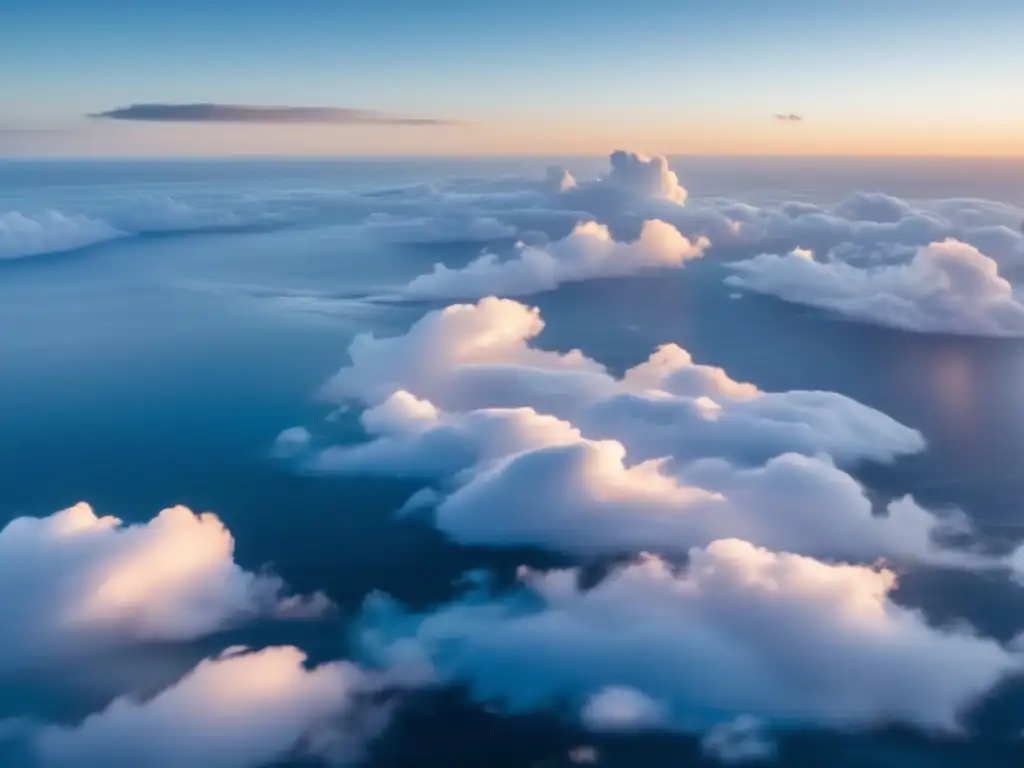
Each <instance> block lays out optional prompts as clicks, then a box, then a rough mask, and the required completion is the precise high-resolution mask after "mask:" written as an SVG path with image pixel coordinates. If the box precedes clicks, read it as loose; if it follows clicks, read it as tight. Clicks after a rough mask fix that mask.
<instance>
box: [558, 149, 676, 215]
mask: <svg viewBox="0 0 1024 768" xmlns="http://www.w3.org/2000/svg"><path fill="white" fill-rule="evenodd" d="M608 161H609V165H610V168H609V170H608V172H607V173H605V174H604V175H603V176H600V177H599V178H597V179H593V180H583V181H580V180H577V179H576V178H574V177H573V175H572V174H571V173H569V171H567V170H566V169H564V168H559V167H551V168H548V170H547V173H546V175H545V180H544V184H543V185H542V189H543V190H544V191H545V192H547V193H548V194H549V195H552V194H553V195H554V201H553V202H555V203H556V204H561V205H563V206H565V207H568V208H570V209H574V210H581V211H588V212H590V213H594V214H598V215H603V216H607V217H614V216H617V215H619V214H623V213H634V214H636V213H641V210H640V209H641V207H642V206H644V205H645V204H648V203H653V204H654V205H655V207H653V208H650V209H648V213H649V215H648V216H647V218H654V219H656V218H662V216H661V215H660V214H661V212H662V211H663V210H664V211H668V212H675V211H678V210H680V209H682V207H683V205H684V204H685V203H686V199H687V196H688V193H687V191H686V188H685V187H684V186H682V185H681V184H680V183H679V177H678V176H676V174H675V172H674V171H673V170H672V169H671V168H670V167H669V164H668V160H667V159H666V158H664V157H646V156H645V155H641V154H638V153H636V152H627V151H625V150H621V149H620V150H616V151H615V152H612V153H611V155H610V156H609V158H608Z"/></svg>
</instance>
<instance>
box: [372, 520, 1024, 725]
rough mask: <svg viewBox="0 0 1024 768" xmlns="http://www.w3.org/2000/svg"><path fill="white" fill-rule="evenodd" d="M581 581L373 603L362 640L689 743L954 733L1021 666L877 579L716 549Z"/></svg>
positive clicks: (512, 693) (750, 549) (738, 546)
mask: <svg viewBox="0 0 1024 768" xmlns="http://www.w3.org/2000/svg"><path fill="white" fill-rule="evenodd" d="M580 578H581V574H580V573H579V571H578V570H575V569H569V570H560V571H549V572H532V571H524V572H523V574H522V579H523V582H524V584H525V586H524V588H523V589H522V590H521V591H519V592H514V593H512V594H510V595H507V596H505V597H501V598H499V597H493V596H490V595H487V594H486V593H485V594H482V595H481V594H477V595H474V596H472V597H470V598H467V599H465V600H463V601H461V602H458V603H454V604H451V605H448V606H443V607H441V608H439V609H438V610H436V611H434V612H433V613H429V614H426V615H421V616H409V615H406V614H404V613H403V612H402V611H401V610H400V609H398V608H397V607H396V606H395V605H394V604H393V603H391V602H389V601H387V600H382V599H379V598H378V599H375V600H373V601H371V602H370V603H369V604H368V605H367V611H366V615H365V631H364V632H363V633H362V639H363V642H364V643H365V644H366V646H367V647H368V648H370V649H372V650H373V651H374V652H375V653H377V654H379V655H380V656H381V657H382V658H385V659H387V658H391V657H392V656H393V655H397V656H409V657H415V656H417V655H419V657H421V658H427V659H430V660H431V661H432V662H433V664H434V665H435V666H436V668H437V670H438V672H439V674H440V675H441V676H442V677H444V678H446V679H450V680H456V681H459V682H463V683H465V684H467V685H468V686H469V687H470V689H471V691H472V692H473V694H474V695H475V696H476V697H477V698H479V699H480V700H482V701H487V702H496V703H500V704H502V705H503V706H505V707H507V708H508V709H509V710H511V711H516V712H521V711H530V710H537V709H546V708H551V707H556V706H561V705H563V704H565V705H569V706H573V705H574V704H575V705H576V706H579V707H582V708H583V711H584V712H586V711H587V710H586V707H587V703H588V702H590V703H591V704H592V703H593V701H594V699H593V697H595V696H597V697H598V701H601V697H602V696H604V697H605V703H606V704H607V701H608V700H607V697H608V689H609V687H612V688H613V690H614V689H615V688H618V689H622V688H626V689H629V690H630V691H632V692H634V693H630V694H629V695H628V696H627V695H623V694H622V693H621V690H620V692H619V693H617V694H615V697H614V699H613V700H612V701H611V703H612V704H615V705H617V706H608V707H607V709H605V711H604V714H611V715H621V714H622V713H623V712H627V711H632V712H634V713H635V712H638V711H639V712H642V711H645V709H646V706H647V705H644V706H637V705H638V703H639V702H640V701H641V699H639V698H637V697H643V701H646V702H657V707H658V711H659V712H660V713H663V716H664V722H665V723H666V724H667V725H669V726H671V727H674V728H678V729H683V730H703V729H705V728H708V727H712V726H715V725H718V724H721V723H728V722H730V721H733V720H735V718H737V717H739V716H742V715H749V716H752V717H755V718H757V719H759V720H762V721H764V722H765V723H766V724H769V725H807V724H811V725H826V726H838V727H844V726H866V725H874V724H879V723H886V722H894V721H895V722H903V723H908V724H912V725H915V726H919V727H922V728H926V729H947V730H954V731H955V730H957V729H958V728H959V727H960V716H961V714H962V713H963V711H964V709H965V708H967V707H969V706H971V705H972V704H973V703H974V702H976V701H977V700H978V699H979V698H980V697H982V696H983V695H985V694H986V693H987V692H989V691H990V690H991V689H992V688H993V686H994V685H996V684H997V683H998V682H999V681H1000V680H1001V679H1002V678H1003V677H1004V676H1006V675H1008V674H1010V673H1012V672H1014V671H1016V670H1018V669H1019V667H1020V659H1019V658H1018V656H1017V655H1015V654H1014V653H1012V652H1011V651H1008V650H1007V649H1005V648H1003V647H1001V646H1000V645H999V644H998V643H996V642H995V641H992V640H988V639H984V638H980V637H978V636H976V635H975V634H973V633H972V632H971V631H969V630H967V629H963V628H956V629H939V628H935V627H932V626H929V625H928V624H927V623H926V622H925V620H924V618H923V617H922V616H921V615H920V614H919V613H917V612H915V611H913V610H910V609H907V608H903V607H901V606H900V605H898V604H896V603H895V602H893V600H892V599H891V593H892V591H893V589H894V587H895V583H896V579H895V575H894V574H893V573H892V572H891V571H888V570H885V569H879V568H870V567H863V566H852V565H832V564H827V563H824V562H820V561H818V560H813V559H811V558H807V557H802V556H798V555H792V554H784V553H775V552H771V551H768V550H765V549H760V548H757V547H755V546H753V545H751V544H749V543H747V542H743V541H738V540H722V541H717V542H714V543H712V544H711V545H709V546H708V547H706V548H704V549H693V550H691V551H690V553H689V565H688V567H687V568H686V569H685V570H684V571H677V570H675V569H674V568H673V567H672V566H670V565H669V564H668V563H667V562H665V561H663V560H661V559H658V558H657V557H654V556H645V557H642V558H641V559H640V560H639V561H637V562H635V563H633V564H631V565H627V566H624V567H621V568H619V569H617V570H615V571H613V572H612V573H610V574H609V575H607V576H606V577H605V578H603V579H602V580H601V581H600V582H598V583H597V584H596V585H595V586H593V587H592V588H590V589H582V588H581V587H580V585H579V580H580ZM602 692H603V693H602ZM611 719H612V720H614V719H615V718H614V717H612V718H611ZM627 719H628V718H627Z"/></svg>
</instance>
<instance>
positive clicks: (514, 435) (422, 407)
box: [309, 390, 580, 477]
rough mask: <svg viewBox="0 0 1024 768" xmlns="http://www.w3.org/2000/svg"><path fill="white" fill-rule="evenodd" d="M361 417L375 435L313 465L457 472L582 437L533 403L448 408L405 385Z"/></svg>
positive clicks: (415, 473)
mask: <svg viewBox="0 0 1024 768" xmlns="http://www.w3.org/2000/svg"><path fill="white" fill-rule="evenodd" d="M362 421H363V425H364V427H365V428H366V431H367V433H368V434H370V435H372V436H374V437H375V438H376V439H374V440H372V441H370V442H366V443H359V444H355V445H348V446H334V447H329V448H326V449H324V450H323V451H321V452H320V453H319V454H318V455H317V456H316V458H315V459H314V460H313V461H311V462H310V464H309V466H310V468H312V469H316V470H320V471H333V472H358V473H362V474H377V473H383V474H390V475H399V476H407V477H408V476H412V477H434V476H444V475H454V474H456V473H458V472H460V471H462V470H464V469H468V468H470V467H474V466H478V465H480V464H482V463H484V462H488V461H493V460H496V459H499V458H503V457H505V456H509V455H512V454H515V453H519V452H521V451H526V450H530V449H532V448H539V447H543V446H549V445H565V444H569V443H572V442H575V441H577V440H579V439H580V433H579V430H577V429H576V428H574V427H573V426H572V425H571V424H569V423H567V422H564V421H561V420H559V419H556V418H554V417H553V416H547V415H543V414H539V413H537V412H536V411H534V410H533V409H532V408H485V409H479V410H475V411H470V412H469V413H455V414H446V413H443V412H441V411H439V410H437V409H436V408H435V407H434V406H433V405H432V404H431V403H429V402H427V401H426V400H419V399H417V398H416V397H415V396H414V395H411V394H409V393H408V392H405V391H403V390H399V391H398V392H396V393H395V394H394V395H392V396H391V397H390V398H389V399H388V400H387V401H386V402H384V403H383V404H382V405H380V406H378V407H376V408H373V409H370V410H367V411H365V412H364V413H363V415H362Z"/></svg>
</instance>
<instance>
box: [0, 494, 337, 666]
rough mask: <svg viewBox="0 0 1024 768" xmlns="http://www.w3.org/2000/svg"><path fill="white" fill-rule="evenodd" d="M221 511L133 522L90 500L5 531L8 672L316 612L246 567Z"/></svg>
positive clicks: (0, 562) (321, 601) (3, 656)
mask: <svg viewBox="0 0 1024 768" xmlns="http://www.w3.org/2000/svg"><path fill="white" fill-rule="evenodd" d="M233 554H234V540H233V539H232V537H231V534H230V532H229V531H228V530H227V529H226V528H225V527H224V525H223V523H221V521H220V520H219V519H218V518H217V517H216V516H215V515H212V514H208V513H207V514H201V515H196V514H194V513H193V512H191V511H190V510H188V509H186V508H185V507H172V508H170V509H165V510H164V511H162V512H161V513H160V514H159V515H157V516H156V517H155V518H153V519H152V520H150V521H149V522H148V523H144V524H137V525H124V524H123V523H122V522H121V521H120V520H118V519H117V518H114V517H99V516H97V515H96V514H95V513H94V512H93V510H92V508H91V507H89V505H87V504H77V505H75V506H74V507H71V508H69V509H66V510H63V511H61V512H57V513H55V514H53V515H50V516H49V517H45V518H32V517H21V518H17V519H15V520H13V521H11V522H10V523H8V524H7V525H6V526H5V527H4V528H3V529H2V530H0V605H2V606H3V609H4V615H5V619H4V621H3V622H2V623H0V669H3V668H9V669H10V668H15V667H23V666H29V665H32V664H34V663H45V662H47V661H49V660H51V659H61V658H70V657H72V656H77V655H83V654H87V653H88V652H89V651H90V650H95V649H99V648H112V647H116V646H117V645H119V644H122V643H127V642H135V641H146V640H188V639H192V638H196V637H200V636H202V635H205V634H207V633H210V632H214V631H216V630H219V629H222V628H224V627H226V626H230V625H231V624H233V623H236V622H238V621H241V620H244V619H247V618H252V617H254V616H257V615H260V614H265V615H275V614H280V613H289V614H293V615H294V614H303V613H307V612H312V613H315V612H317V611H318V610H321V609H322V608H323V607H325V604H326V599H325V598H323V597H322V596H315V597H314V598H311V599H310V600H308V601H306V600H303V599H301V598H296V597H288V596H287V595H286V594H285V587H284V584H283V583H282V582H281V580H280V579H278V578H277V577H274V576H272V575H265V574H254V573H250V572H248V571H245V570H243V569H242V568H241V567H239V566H238V565H237V564H236V563H235V562H234V559H233Z"/></svg>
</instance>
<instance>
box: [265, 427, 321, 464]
mask: <svg viewBox="0 0 1024 768" xmlns="http://www.w3.org/2000/svg"><path fill="white" fill-rule="evenodd" d="M312 440H313V436H312V435H311V434H310V433H309V430H308V429H306V428H305V427H292V428H291V429H286V430H284V431H283V432H281V434H279V435H278V436H277V439H276V440H274V455H276V456H277V457H279V458H285V459H286V458H288V457H290V456H295V455H298V454H300V453H302V452H303V451H305V450H306V449H307V448H308V447H309V444H310V443H311V442H312Z"/></svg>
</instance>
